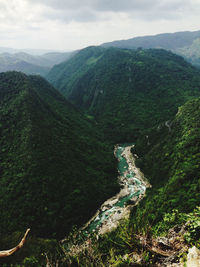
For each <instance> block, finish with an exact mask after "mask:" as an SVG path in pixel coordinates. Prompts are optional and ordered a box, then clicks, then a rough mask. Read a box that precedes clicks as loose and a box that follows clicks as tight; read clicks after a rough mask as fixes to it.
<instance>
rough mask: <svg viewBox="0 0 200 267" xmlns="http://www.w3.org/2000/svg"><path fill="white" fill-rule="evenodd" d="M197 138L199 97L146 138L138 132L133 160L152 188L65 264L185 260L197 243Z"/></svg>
mask: <svg viewBox="0 0 200 267" xmlns="http://www.w3.org/2000/svg"><path fill="white" fill-rule="evenodd" d="M199 141H200V98H197V99H193V100H190V101H189V102H187V103H186V104H184V105H183V106H181V107H180V108H179V110H178V113H177V114H176V116H175V117H174V118H173V119H172V120H171V121H168V122H164V123H162V124H159V125H157V127H156V128H155V129H154V130H152V131H150V132H149V135H148V139H147V138H146V136H144V137H143V136H141V138H139V139H138V141H137V143H136V146H135V148H134V151H133V153H135V152H137V153H138V154H139V156H140V157H139V159H138V160H137V165H138V166H139V167H141V168H142V171H143V172H144V174H145V176H146V177H147V178H148V179H149V180H150V182H151V184H152V188H151V189H148V192H147V196H146V198H144V199H143V200H142V201H141V202H140V203H139V205H138V206H136V207H134V208H133V209H132V213H131V215H130V217H129V218H128V219H124V220H123V221H121V222H120V224H119V226H118V228H117V229H115V230H113V231H112V232H109V233H107V234H105V235H104V236H101V237H100V238H99V239H98V240H95V239H94V240H93V242H92V243H91V244H90V245H89V246H88V247H87V248H86V249H84V248H83V249H82V250H79V251H78V250H77V251H76V252H74V254H73V255H70V254H69V255H68V258H66V265H67V264H69V262H70V261H72V262H73V263H74V266H76V264H78V263H79V262H80V263H81V264H82V266H172V265H171V264H173V263H175V262H176V263H177V262H179V261H180V260H181V261H182V264H183V262H184V261H186V259H187V257H186V255H187V254H186V253H187V250H188V247H190V248H191V247H193V246H196V247H198V248H199V244H200V207H199V204H200V142H199ZM88 251H89V252H90V253H87V252H88ZM66 255H67V254H66ZM178 266H181V265H180V264H179V265H178ZM185 266H186V264H185ZM194 266H198V265H195V264H194Z"/></svg>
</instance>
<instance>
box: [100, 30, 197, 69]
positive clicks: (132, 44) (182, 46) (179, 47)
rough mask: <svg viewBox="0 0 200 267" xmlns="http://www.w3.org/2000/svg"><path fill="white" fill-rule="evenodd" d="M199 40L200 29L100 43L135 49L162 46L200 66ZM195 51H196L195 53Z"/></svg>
mask: <svg viewBox="0 0 200 267" xmlns="http://www.w3.org/2000/svg"><path fill="white" fill-rule="evenodd" d="M199 41H200V31H195V32H189V31H187V32H176V33H164V34H158V35H154V36H143V37H135V38H131V39H128V40H120V41H114V42H110V43H105V44H102V46H103V47H118V48H129V49H136V48H138V47H141V48H163V49H167V50H171V51H172V52H174V53H177V54H179V55H182V56H183V57H185V58H186V59H187V60H188V61H189V62H191V63H193V64H194V65H197V66H200V63H199V60H200V57H199V53H200V49H199V46H198V45H197V43H199ZM196 52H197V53H196Z"/></svg>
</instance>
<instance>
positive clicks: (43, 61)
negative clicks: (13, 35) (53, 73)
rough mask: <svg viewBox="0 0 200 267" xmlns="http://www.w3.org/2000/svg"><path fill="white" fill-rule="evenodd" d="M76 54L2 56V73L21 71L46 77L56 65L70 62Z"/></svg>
mask: <svg viewBox="0 0 200 267" xmlns="http://www.w3.org/2000/svg"><path fill="white" fill-rule="evenodd" d="M73 54H75V52H65V53H58V52H51V53H46V54H43V55H30V54H27V53H25V52H17V53H2V54H0V72H6V71H21V72H24V73H26V74H39V75H41V76H45V75H46V74H47V73H48V72H49V70H50V68H52V67H53V66H54V65H55V64H59V63H61V62H62V61H66V60H68V59H69V58H70V57H72V56H73Z"/></svg>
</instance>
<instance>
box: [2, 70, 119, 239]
mask: <svg viewBox="0 0 200 267" xmlns="http://www.w3.org/2000/svg"><path fill="white" fill-rule="evenodd" d="M0 147H1V151H0V162H1V168H0V210H1V220H0V234H1V235H3V234H8V233H12V232H13V231H16V230H18V231H24V229H25V228H26V227H30V228H31V232H32V233H34V234H36V235H37V236H43V237H52V236H54V237H63V236H64V235H65V234H66V233H67V232H68V231H69V230H70V228H71V227H72V225H75V224H78V225H80V224H83V223H84V222H85V221H86V220H87V219H88V218H89V217H90V216H91V215H92V214H93V212H94V211H95V209H96V208H97V207H98V205H100V204H101V203H102V202H103V201H104V200H105V199H106V198H108V197H109V196H110V195H111V194H113V193H114V192H115V191H116V190H117V189H118V186H117V185H116V184H117V181H116V177H117V173H116V162H115V160H114V156H113V151H112V150H113V148H112V146H110V145H108V144H105V143H104V141H103V138H102V136H101V134H100V131H99V130H98V128H97V129H94V125H92V124H91V123H90V122H88V121H87V120H86V119H85V117H84V116H82V115H81V114H80V113H79V112H78V111H77V110H76V109H75V108H74V107H73V106H72V105H71V104H69V103H68V102H67V101H66V100H65V99H64V98H63V97H62V96H61V95H60V94H59V93H58V92H57V91H56V90H55V89H54V88H53V87H51V86H50V85H49V84H48V83H47V82H46V81H45V80H44V79H42V78H40V77H37V76H26V75H25V74H21V73H17V72H8V73H2V74H0Z"/></svg>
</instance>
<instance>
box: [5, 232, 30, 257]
mask: <svg viewBox="0 0 200 267" xmlns="http://www.w3.org/2000/svg"><path fill="white" fill-rule="evenodd" d="M29 231H30V229H27V230H26V233H25V235H24V237H23V238H22V240H21V242H20V243H19V244H18V245H17V246H16V247H14V248H11V249H9V250H4V251H0V258H2V257H8V256H10V255H12V254H13V253H15V252H16V251H17V250H19V249H20V248H21V247H23V245H24V243H25V241H26V237H27V235H28V233H29Z"/></svg>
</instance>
